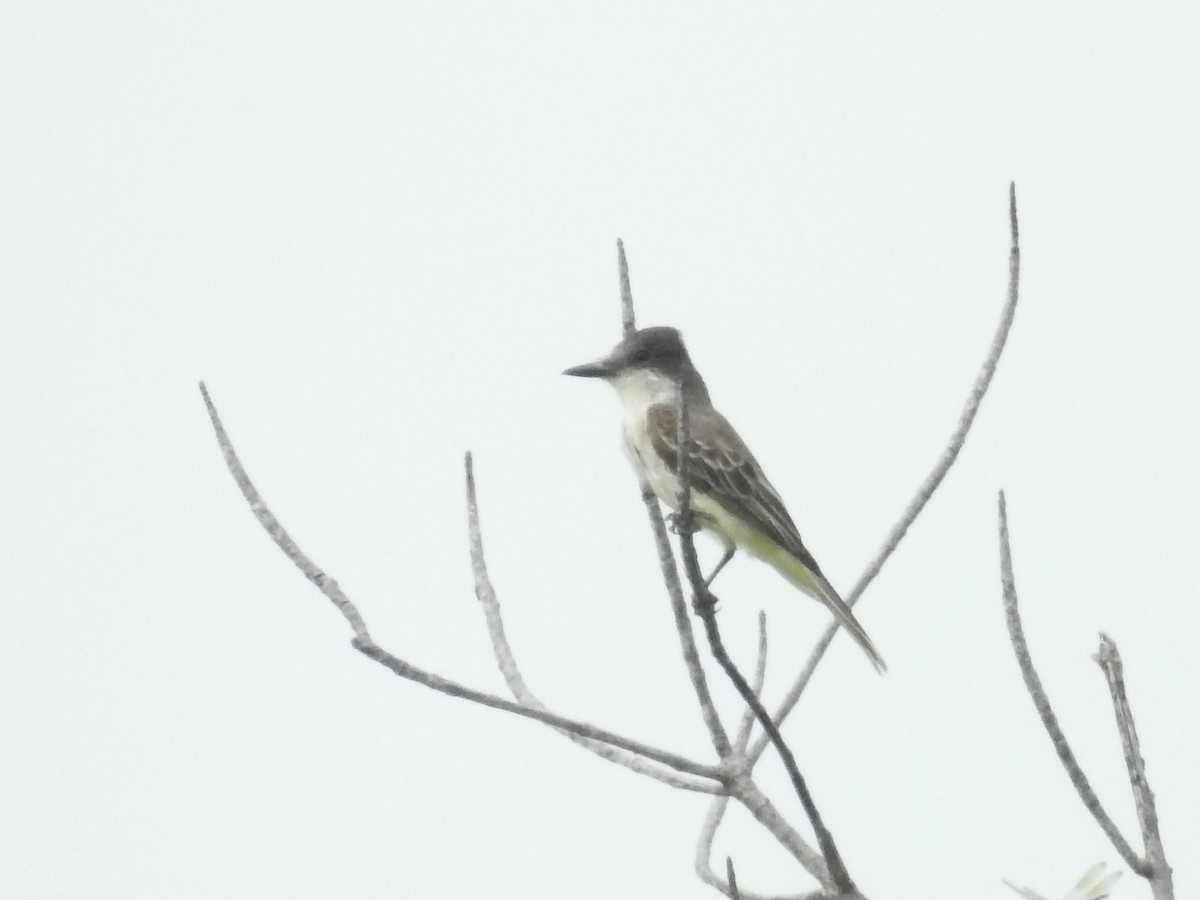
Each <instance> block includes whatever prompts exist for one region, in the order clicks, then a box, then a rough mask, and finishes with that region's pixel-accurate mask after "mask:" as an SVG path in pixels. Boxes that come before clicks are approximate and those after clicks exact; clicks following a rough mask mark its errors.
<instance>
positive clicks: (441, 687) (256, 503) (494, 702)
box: [200, 384, 728, 782]
mask: <svg viewBox="0 0 1200 900" xmlns="http://www.w3.org/2000/svg"><path fill="white" fill-rule="evenodd" d="M200 393H201V395H202V396H203V397H204V404H205V406H206V407H207V409H208V416H209V419H210V420H211V421H212V426H213V431H214V432H215V433H216V436H217V443H218V445H219V446H220V448H221V454H222V455H223V456H224V458H225V464H226V466H228V467H229V471H230V473H231V474H232V475H233V479H234V481H236V482H237V485H238V487H239V488H240V489H241V491H242V496H244V497H245V498H246V502H247V503H249V504H250V509H251V511H252V512H253V513H254V516H255V518H257V519H258V521H259V523H260V524H261V525H262V526H263V528H264V529H266V532H267V534H269V535H270V536H271V538H272V539H273V540H274V541H275V543H276V544H278V545H279V548H280V549H281V550H283V552H284V555H285V556H287V558H288V559H290V560H291V561H292V563H293V564H294V565H295V566H296V567H297V568H298V569H300V571H301V572H303V573H304V576H305V577H306V578H308V580H309V581H311V582H312V583H313V584H315V585H316V586H317V588H318V589H319V590H320V591H321V593H322V594H324V595H325V596H326V597H327V598H328V599H329V600H330V601H331V602H332V603H333V604H334V606H336V607H337V608H338V610H339V612H341V613H342V615H343V616H345V618H346V621H347V622H349V623H350V627H351V629H352V630H353V632H354V639H353V640H352V641H351V645H352V646H353V647H354V648H355V649H356V650H358V651H359V652H361V653H363V654H364V655H366V656H368V657H369V658H371V659H373V660H375V661H376V662H378V663H380V664H382V665H384V666H386V667H387V668H389V669H391V670H392V671H393V672H394V673H396V674H397V675H399V676H400V677H402V678H406V679H408V680H410V681H415V682H417V683H418V684H423V685H425V686H426V687H429V688H432V689H433V690H435V691H439V692H441V693H443V694H448V695H450V696H452V697H461V698H463V699H464V700H470V701H471V702H473V703H478V704H480V705H482V706H490V707H492V708H493V709H501V710H504V711H505V712H510V713H513V714H515V715H518V716H523V717H525V718H527V719H534V720H536V721H539V722H543V723H545V724H546V725H550V726H552V727H554V728H560V729H563V730H565V731H569V732H571V733H572V734H577V735H579V736H581V737H584V738H589V739H591V740H594V741H603V742H604V743H608V744H612V745H613V746H614V747H620V748H622V749H623V750H628V751H630V752H631V753H636V754H639V755H641V756H645V757H646V758H648V759H652V760H655V761H656V762H660V763H662V764H663V765H665V766H667V767H668V768H671V769H674V770H676V771H677V772H686V773H689V774H691V775H699V776H701V777H702V778H710V779H712V780H714V781H717V782H723V781H724V780H725V779H726V778H727V777H728V776H727V775H726V773H725V772H724V771H723V770H722V769H720V768H718V767H716V766H706V765H702V764H700V763H697V762H693V761H692V760H690V759H687V758H686V757H683V756H679V755H678V754H675V753H670V752H668V751H665V750H660V749H658V748H657V747H651V746H649V745H648V744H642V743H640V742H638V741H634V740H630V739H629V738H626V737H623V736H621V735H619V734H615V733H613V732H611V731H605V730H604V729H602V728H597V727H595V726H594V725H588V724H587V723H585V722H578V721H575V720H573V719H568V718H566V717H565V716H559V715H556V714H554V713H550V712H545V711H543V710H538V709H531V708H529V707H525V706H521V705H520V704H517V703H513V702H512V701H510V700H505V699H504V698H503V697H496V696H493V695H491V694H486V693H483V692H482V691H476V690H474V689H472V688H468V687H465V686H464V685H461V684H458V683H457V682H454V681H450V680H449V679H447V678H443V677H441V676H440V675H435V674H433V673H432V672H426V671H425V670H423V669H420V668H418V667H417V666H414V665H412V664H411V663H408V662H406V661H404V660H402V659H400V658H399V657H397V656H394V655H392V654H391V653H389V652H388V651H386V650H384V649H383V648H381V647H380V646H379V645H378V644H376V643H375V642H374V641H373V640H372V639H371V636H370V633H369V632H368V631H367V626H366V623H365V622H364V621H363V618H362V616H361V615H360V614H359V612H358V608H357V607H356V606H355V605H354V604H353V603H352V602H351V601H350V599H349V598H348V597H347V596H346V595H345V594H344V593H343V592H342V590H341V588H339V587H338V584H337V582H336V581H334V580H333V579H332V578H330V577H329V576H328V575H326V574H325V573H324V572H323V571H322V570H321V569H320V568H319V567H318V566H317V565H316V564H315V563H314V562H313V561H312V560H310V559H309V558H308V557H307V556H306V555H305V554H304V552H303V551H302V550H301V549H300V547H299V546H298V545H297V544H296V542H295V541H294V540H292V538H291V536H290V535H289V534H288V533H287V531H286V530H285V529H284V527H283V525H281V524H280V523H279V520H278V519H276V518H275V515H274V514H273V513H272V512H271V510H270V509H268V508H267V504H266V503H265V502H264V501H263V499H262V497H261V496H259V493H258V490H257V489H256V488H255V487H254V485H253V483H252V482H251V481H250V476H249V475H247V474H246V470H245V468H244V467H243V466H242V463H241V461H240V460H239V459H238V457H237V453H236V452H235V451H234V449H233V444H232V443H231V442H230V440H229V435H228V434H227V433H226V431H225V427H224V426H223V425H222V424H221V419H220V417H219V416H218V415H217V409H216V406H214V405H213V402H212V399H211V398H210V397H209V395H208V390H207V389H206V388H205V386H204V385H203V384H201V385H200Z"/></svg>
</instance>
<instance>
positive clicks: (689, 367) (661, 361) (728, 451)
mask: <svg viewBox="0 0 1200 900" xmlns="http://www.w3.org/2000/svg"><path fill="white" fill-rule="evenodd" d="M563 374H564V375H572V376H575V377H578V378H597V379H602V380H604V381H606V382H608V383H609V384H610V385H611V386H612V387H613V388H614V389H615V390H616V393H617V397H618V399H619V400H620V403H621V408H622V433H623V437H624V444H625V450H626V453H627V455H628V457H629V460H630V462H631V463H632V464H633V467H634V469H635V470H637V471H638V472H639V473H640V474H641V476H642V477H643V478H644V480H645V482H646V483H647V484H648V485H649V486H650V488H651V489H652V490H653V491H654V493H655V495H656V496H657V497H658V499H659V500H661V501H662V502H663V503H665V504H666V505H667V506H668V507H670V508H671V509H673V510H676V511H678V509H679V479H678V472H679V411H680V409H681V407H682V404H683V402H684V401H685V400H686V402H687V419H688V447H687V479H688V485H689V488H690V491H689V492H690V498H689V499H690V506H691V508H692V509H693V510H694V512H695V519H696V523H697V524H698V525H699V526H700V527H701V528H703V529H704V530H705V531H708V532H709V533H710V534H712V535H713V536H715V537H716V538H717V540H718V541H720V542H721V544H722V545H723V547H724V551H725V552H724V555H723V556H722V557H721V560H720V561H719V562H718V563H717V565H716V567H715V568H714V569H713V572H712V574H711V575H709V576H708V579H707V583H708V584H711V583H712V581H713V579H714V578H716V576H717V574H718V573H719V572H720V571H721V570H722V569H723V568H724V567H725V565H726V564H727V563H728V562H729V561H730V560H731V559H732V558H733V556H734V554H735V553H736V552H737V551H738V550H739V549H740V550H743V551H745V552H746V553H748V554H749V555H750V556H753V557H755V558H757V559H759V560H761V561H763V562H765V563H767V564H768V565H770V566H771V567H773V568H774V569H775V570H776V571H777V572H778V573H779V574H780V575H782V576H783V577H784V578H785V579H786V580H787V581H788V582H789V583H790V584H791V585H792V586H793V587H795V588H797V589H798V590H800V591H801V592H803V593H804V594H806V595H808V596H810V597H812V598H814V599H816V600H818V601H820V602H821V603H822V604H824V605H825V607H826V608H827V609H828V610H829V611H830V612H831V613H832V614H833V617H834V618H835V619H836V620H837V622H838V624H839V625H841V626H842V627H843V628H844V629H845V630H846V631H847V632H848V633H849V634H850V636H851V637H852V638H853V639H854V641H855V643H857V644H858V646H859V647H860V648H862V650H863V652H864V653H866V655H867V657H868V658H869V659H870V661H871V663H872V664H873V665H874V666H875V668H876V669H877V670H878V671H879V672H881V673H882V672H885V671H886V670H887V665H886V664H885V663H884V661H883V657H882V656H881V655H880V654H879V651H878V650H877V649H876V648H875V645H874V644H873V643H872V642H871V639H870V638H869V637H868V636H867V633H866V631H865V630H864V629H863V627H862V625H861V624H860V623H859V621H858V619H857V618H855V616H854V613H853V612H852V611H851V609H850V607H849V606H848V605H847V604H846V602H845V601H844V600H843V599H842V598H841V596H840V595H839V594H838V592H837V591H836V590H834V587H833V585H831V584H830V583H829V579H828V578H826V577H825V575H824V574H823V573H822V572H821V567H820V566H819V565H817V561H816V559H814V558H813V555H812V554H811V553H810V552H809V551H808V549H807V548H806V547H805V546H804V542H803V541H802V540H801V539H800V532H799V530H798V529H797V528H796V524H795V522H793V521H792V517H791V515H790V514H789V513H788V511H787V508H786V507H785V506H784V504H783V500H782V499H781V498H780V496H779V492H778V491H777V490H775V488H774V487H773V486H772V484H771V482H770V481H769V480H768V479H767V476H766V475H765V474H764V473H763V469H762V466H760V465H759V463H758V460H757V459H755V458H754V454H753V453H751V452H750V448H749V447H748V446H746V442H745V441H743V440H742V439H741V437H739V436H738V433H737V431H736V430H734V427H733V426H732V425H730V424H729V420H728V419H726V418H725V417H724V416H723V415H721V413H720V412H719V411H718V410H717V409H716V407H714V406H713V403H712V400H711V398H710V397H709V393H708V387H707V385H706V384H705V382H704V378H703V377H701V375H700V372H699V371H698V370H697V369H696V367H695V366H694V365H693V364H692V360H691V357H690V356H689V355H688V352H687V348H686V346H685V345H684V342H683V337H682V336H681V335H680V333H679V330H678V329H676V328H672V327H669V326H665V325H656V326H651V327H648V328H642V329H639V330H635V331H631V332H630V333H629V334H627V335H626V336H625V338H624V339H623V340H621V341H620V343H618V344H617V345H616V346H615V347H614V348H613V349H612V350H611V351H610V352H609V353H608V355H606V356H603V357H601V358H600V359H597V360H595V361H594V362H590V363H584V364H583V365H579V366H572V367H571V368H569V369H567V370H565V371H564V372H563Z"/></svg>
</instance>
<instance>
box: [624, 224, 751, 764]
mask: <svg viewBox="0 0 1200 900" xmlns="http://www.w3.org/2000/svg"><path fill="white" fill-rule="evenodd" d="M617 265H618V268H619V269H620V280H621V326H622V328H623V329H624V332H625V334H626V335H628V334H629V333H630V332H632V331H633V329H634V314H633V289H632V288H631V287H630V284H629V264H628V262H627V261H626V259H625V244H624V243H623V242H621V241H620V240H618V241H617ZM638 486H639V487H640V488H641V491H642V504H643V505H644V506H645V507H646V515H647V517H648V518H649V519H650V529H651V531H653V532H654V546H655V548H656V549H657V550H658V566H659V569H661V570H662V576H663V582H664V584H666V587H667V596H668V597H669V598H670V601H671V615H672V616H673V617H674V619H675V630H676V631H677V632H678V633H679V646H680V649H681V650H682V651H683V661H684V665H685V666H686V667H687V672H688V678H690V679H691V682H692V690H693V691H694V692H695V694H696V701H697V702H698V703H699V704H700V715H701V717H702V718H703V719H704V725H705V727H706V728H707V729H708V734H709V737H710V739H711V740H712V745H713V749H714V750H716V752H717V756H718V757H720V758H721V759H724V758H725V757H727V756H728V755H729V751H730V744H729V735H728V734H727V733H726V731H725V726H724V725H723V724H721V717H720V715H719V714H718V713H717V707H716V704H714V703H713V699H712V693H711V692H710V691H709V689H708V678H707V676H706V675H705V674H704V667H703V666H702V665H701V664H700V654H699V653H698V652H697V650H696V638H695V636H694V635H693V634H692V620H691V617H690V616H688V612H687V603H686V602H685V601H684V599H683V587H682V585H681V584H680V581H679V570H678V569H677V568H676V566H675V555H674V554H673V553H672V552H671V540H670V538H668V537H667V529H666V526H665V525H664V524H663V517H662V512H661V510H660V509H659V507H658V499H657V498H656V497H655V496H654V491H653V490H651V489H650V485H649V484H647V483H646V479H645V478H643V477H641V476H640V475H639V477H638Z"/></svg>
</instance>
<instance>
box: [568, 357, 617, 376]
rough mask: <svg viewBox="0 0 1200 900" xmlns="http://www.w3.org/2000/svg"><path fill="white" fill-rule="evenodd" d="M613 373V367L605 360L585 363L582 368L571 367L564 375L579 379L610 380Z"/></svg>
mask: <svg viewBox="0 0 1200 900" xmlns="http://www.w3.org/2000/svg"><path fill="white" fill-rule="evenodd" d="M612 373H613V371H612V367H611V366H610V365H609V364H608V361H607V360H604V359H598V360H596V361H595V362H590V363H584V364H583V365H582V366H571V368H569V369H567V370H565V371H564V372H563V374H564V375H574V376H575V377H577V378H608V376H610V375H612Z"/></svg>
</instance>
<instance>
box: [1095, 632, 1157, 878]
mask: <svg viewBox="0 0 1200 900" xmlns="http://www.w3.org/2000/svg"><path fill="white" fill-rule="evenodd" d="M1092 659H1094V660H1095V661H1096V662H1097V663H1098V664H1099V666H1100V669H1101V670H1102V671H1103V672H1104V680H1105V681H1107V682H1108V691H1109V694H1110V695H1111V696H1112V702H1113V712H1114V713H1115V714H1116V717H1117V731H1118V732H1119V733H1120V735H1121V749H1122V751H1124V754H1125V768H1126V770H1127V771H1128V772H1129V785H1130V787H1131V788H1133V802H1134V806H1135V807H1136V809H1137V817H1138V825H1140V826H1141V829H1142V842H1143V844H1144V846H1145V848H1146V856H1145V861H1146V864H1147V866H1148V867H1149V868H1150V874H1149V875H1147V876H1146V878H1147V879H1148V880H1149V882H1150V890H1151V892H1152V893H1153V894H1154V898H1155V900H1171V898H1173V897H1174V896H1175V887H1174V884H1173V881H1172V873H1171V866H1170V865H1169V864H1168V863H1167V855H1166V852H1165V851H1164V850H1163V844H1162V835H1161V834H1160V833H1159V830H1158V810H1157V808H1156V807H1155V804H1154V792H1153V791H1152V790H1150V782H1149V781H1148V780H1147V778H1146V761H1145V760H1144V759H1142V748H1141V744H1140V743H1139V741H1138V736H1137V729H1136V728H1135V727H1134V724H1133V710H1132V709H1131V708H1130V706H1129V698H1128V697H1127V696H1126V695H1125V667H1124V665H1123V664H1122V663H1121V654H1120V652H1119V651H1118V650H1117V645H1116V642H1115V641H1113V639H1112V638H1110V637H1109V636H1108V635H1107V634H1104V633H1103V632H1101V634H1100V649H1099V650H1097V651H1096V654H1095V655H1094V656H1093V657H1092ZM1138 874H1142V873H1140V872H1139V873H1138Z"/></svg>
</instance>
